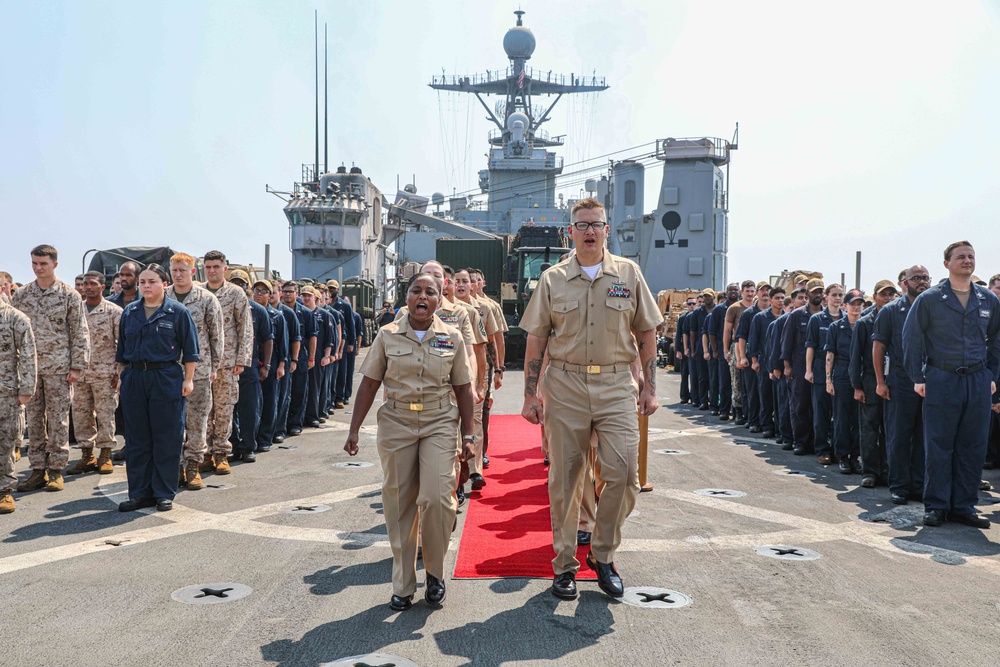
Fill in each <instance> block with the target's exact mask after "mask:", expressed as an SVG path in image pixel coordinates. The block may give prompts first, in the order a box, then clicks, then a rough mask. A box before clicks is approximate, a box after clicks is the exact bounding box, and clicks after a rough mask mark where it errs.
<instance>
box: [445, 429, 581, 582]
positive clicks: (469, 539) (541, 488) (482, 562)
mask: <svg viewBox="0 0 1000 667" xmlns="http://www.w3.org/2000/svg"><path fill="white" fill-rule="evenodd" d="M488 454H489V457H490V467H489V468H488V469H487V470H486V471H485V475H484V476H485V477H486V486H485V487H484V488H483V489H482V490H481V491H474V492H472V493H471V494H470V497H469V502H468V503H466V506H465V510H466V517H465V528H464V529H463V531H462V541H461V542H460V543H459V546H458V559H457V561H456V563H455V573H454V575H453V577H454V578H455V579H497V578H501V577H538V578H544V579H551V578H552V559H553V558H554V557H555V552H554V551H552V524H551V523H550V521H549V492H548V489H547V487H546V486H545V480H546V479H548V468H546V467H545V466H543V465H542V432H541V427H540V426H535V425H532V424H529V423H528V422H526V421H525V420H524V419H523V418H522V417H521V416H520V415H491V416H490V449H489V452H488ZM589 549H590V547H580V548H579V549H578V550H577V556H576V557H577V560H579V561H580V563H581V567H580V571H579V573H577V578H578V579H596V578H597V576H596V574H594V572H593V571H592V570H591V569H590V568H588V567H587V565H586V563H585V562H584V559H585V558H586V555H587V551H588V550H589Z"/></svg>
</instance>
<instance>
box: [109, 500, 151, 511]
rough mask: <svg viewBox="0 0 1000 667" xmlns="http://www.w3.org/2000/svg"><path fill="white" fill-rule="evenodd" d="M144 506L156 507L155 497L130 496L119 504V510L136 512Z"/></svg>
mask: <svg viewBox="0 0 1000 667" xmlns="http://www.w3.org/2000/svg"><path fill="white" fill-rule="evenodd" d="M144 507H156V499H155V498H129V499H128V500H126V501H124V502H121V503H119V504H118V511H119V512H134V511H136V510H140V509H142V508H144Z"/></svg>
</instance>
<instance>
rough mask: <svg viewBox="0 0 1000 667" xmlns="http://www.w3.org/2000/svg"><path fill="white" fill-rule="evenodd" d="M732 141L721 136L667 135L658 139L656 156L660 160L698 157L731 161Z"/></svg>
mask: <svg viewBox="0 0 1000 667" xmlns="http://www.w3.org/2000/svg"><path fill="white" fill-rule="evenodd" d="M729 148H730V143H729V141H727V140H726V139H720V138H719V137H681V138H677V137H667V138H666V139H657V140H656V157H657V158H658V159H660V160H671V159H698V158H705V159H710V160H713V161H716V160H718V161H720V162H728V161H729Z"/></svg>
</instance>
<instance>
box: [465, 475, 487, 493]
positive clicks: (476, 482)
mask: <svg viewBox="0 0 1000 667" xmlns="http://www.w3.org/2000/svg"><path fill="white" fill-rule="evenodd" d="M469 480H470V481H471V482H472V490H473V491H478V490H479V489H481V488H483V487H484V486H486V480H485V479H483V476H482V475H480V474H479V473H478V472H474V473H472V474H471V475H469Z"/></svg>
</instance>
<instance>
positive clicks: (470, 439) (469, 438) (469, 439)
mask: <svg viewBox="0 0 1000 667" xmlns="http://www.w3.org/2000/svg"><path fill="white" fill-rule="evenodd" d="M475 441H476V436H474V435H463V436H462V442H475Z"/></svg>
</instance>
